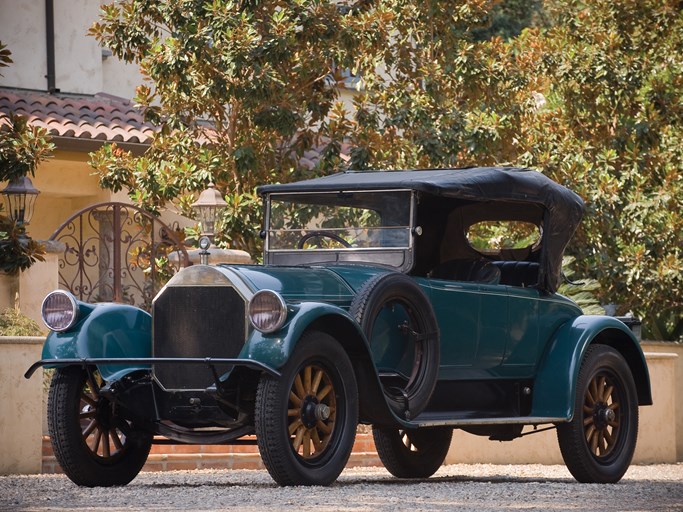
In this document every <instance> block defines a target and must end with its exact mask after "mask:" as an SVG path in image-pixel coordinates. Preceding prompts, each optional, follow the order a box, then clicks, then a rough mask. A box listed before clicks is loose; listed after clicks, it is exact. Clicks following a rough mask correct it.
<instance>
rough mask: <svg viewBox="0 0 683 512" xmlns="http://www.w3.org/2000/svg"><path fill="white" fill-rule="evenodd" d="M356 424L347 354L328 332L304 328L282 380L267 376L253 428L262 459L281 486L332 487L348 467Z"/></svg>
mask: <svg viewBox="0 0 683 512" xmlns="http://www.w3.org/2000/svg"><path fill="white" fill-rule="evenodd" d="M357 425H358V388H357V385H356V378H355V374H354V372H353V367H352V365H351V361H350V360H349V357H348V356H347V355H346V352H345V351H344V349H343V348H342V347H341V345H339V343H338V342H337V341H336V340H335V339H334V338H333V337H332V336H330V335H328V334H326V333H323V332H318V331H309V332H306V333H305V334H304V335H303V336H302V337H301V339H300V340H299V343H298V344H297V346H296V348H295V350H294V353H293V354H292V356H291V357H290V358H289V360H288V361H287V363H286V364H285V366H284V367H283V368H282V376H281V377H280V378H275V377H271V376H269V375H265V374H264V375H263V376H262V377H261V380H260V381H259V385H258V390H257V393H256V409H255V428H256V439H257V442H258V447H259V452H260V453H261V458H262V459H263V463H264V465H265V466H266V469H267V470H268V472H269V473H270V475H271V476H272V477H273V479H274V480H275V481H276V482H277V483H278V484H280V485H329V484H331V483H332V482H334V481H335V480H336V479H337V477H338V476H339V474H340V473H341V472H342V470H343V469H344V467H345V466H346V462H347V461H348V459H349V456H350V455H351V449H352V448H353V443H354V440H355V437H356V426H357Z"/></svg>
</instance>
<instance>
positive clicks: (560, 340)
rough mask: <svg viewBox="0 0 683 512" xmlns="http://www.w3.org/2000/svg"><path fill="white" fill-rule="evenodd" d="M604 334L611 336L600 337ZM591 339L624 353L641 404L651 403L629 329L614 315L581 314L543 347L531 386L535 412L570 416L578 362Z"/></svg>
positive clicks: (636, 345)
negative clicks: (544, 349)
mask: <svg viewBox="0 0 683 512" xmlns="http://www.w3.org/2000/svg"><path fill="white" fill-rule="evenodd" d="M605 333H609V334H610V336H609V337H603V338H601V335H603V334H605ZM593 342H598V343H606V344H609V345H611V346H613V347H614V348H616V349H617V350H619V352H621V353H622V355H624V357H625V358H626V360H627V362H628V363H629V366H630V367H631V370H632V373H633V375H634V380H636V384H637V385H638V384H640V385H638V388H639V396H638V400H639V403H640V405H650V404H652V394H651V390H650V385H649V382H650V380H649V373H648V369H647V364H646V362H645V356H644V354H643V351H642V349H641V347H640V344H639V343H638V340H637V339H636V338H635V336H634V335H633V333H632V332H631V330H630V329H629V328H628V327H627V326H626V325H624V323H622V322H621V321H619V320H617V319H616V318H612V317H606V316H597V315H596V316H588V315H582V316H579V317H576V318H574V319H573V320H571V321H568V322H566V323H564V324H563V325H562V326H560V328H559V329H558V330H557V332H556V333H555V334H554V336H553V337H552V339H551V340H550V341H549V342H548V344H547V346H546V351H545V354H544V355H543V358H542V360H541V363H540V365H539V371H538V374H537V375H536V382H535V385H534V393H533V408H532V410H533V414H534V415H537V416H552V417H560V418H564V419H566V420H567V421H569V420H570V419H571V418H572V417H573V415H574V412H575V411H574V396H575V393H576V382H577V378H578V375H579V369H580V367H581V361H582V360H583V355H584V354H585V352H586V349H587V348H588V346H589V345H590V344H591V343H593ZM644 383H646V384H647V385H643V384H644Z"/></svg>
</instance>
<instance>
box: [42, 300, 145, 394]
mask: <svg viewBox="0 0 683 512" xmlns="http://www.w3.org/2000/svg"><path fill="white" fill-rule="evenodd" d="M81 305H82V303H79V306H81ZM86 306H88V307H87V308H84V307H82V306H81V307H80V313H81V315H82V318H81V319H80V320H79V322H78V323H77V324H76V325H75V326H74V327H73V328H72V329H70V330H69V331H67V332H50V334H49V335H48V336H47V339H46V340H45V345H44V346H43V354H42V359H80V358H97V357H107V358H116V357H127V358H134V357H151V355H152V317H151V316H150V314H149V313H147V312H146V311H143V310H142V309H138V308H136V307H133V306H128V305H125V304H112V303H104V304H97V305H95V306H91V305H86ZM55 366H57V365H50V366H48V367H55ZM98 368H99V370H100V374H101V375H102V378H104V380H106V381H110V380H116V379H118V378H120V377H122V376H123V375H125V374H127V373H130V372H131V371H135V370H141V369H149V365H140V366H125V367H124V366H121V365H109V366H106V365H102V366H99V367H98Z"/></svg>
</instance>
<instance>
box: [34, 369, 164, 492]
mask: <svg viewBox="0 0 683 512" xmlns="http://www.w3.org/2000/svg"><path fill="white" fill-rule="evenodd" d="M92 377H93V378H92V379H91V378H89V377H88V373H87V372H86V371H85V370H84V369H83V368H81V367H78V366H69V367H66V368H60V369H57V370H55V373H54V375H53V376H52V382H51V384H50V392H49V395H48V404H47V422H48V429H49V433H50V440H51V441H52V448H53V450H54V454H55V457H56V458H57V461H58V462H59V464H60V466H61V467H62V469H63V470H64V473H65V474H66V476H68V477H69V478H70V479H71V481H72V482H74V483H75V484H77V485H83V486H86V487H98V486H101V487H110V486H113V485H126V484H127V483H129V482H130V481H131V480H133V479H134V478H135V477H136V476H137V474H138V473H139V472H140V470H141V469H142V466H144V464H145V462H146V461H147V456H148V455H149V450H150V448H151V446H152V435H151V434H150V433H148V432H145V431H142V430H139V429H136V428H135V427H134V426H133V425H132V424H131V422H130V421H127V420H125V419H123V418H122V417H120V416H119V415H118V414H117V410H116V407H115V406H113V405H112V403H111V402H109V401H108V400H107V399H106V398H104V397H102V396H100V395H99V386H100V382H98V380H99V374H98V373H97V372H95V373H93V374H92Z"/></svg>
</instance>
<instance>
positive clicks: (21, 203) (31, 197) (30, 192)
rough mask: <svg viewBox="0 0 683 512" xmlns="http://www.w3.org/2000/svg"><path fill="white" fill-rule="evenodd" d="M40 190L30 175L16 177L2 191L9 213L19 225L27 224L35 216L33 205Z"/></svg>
mask: <svg viewBox="0 0 683 512" xmlns="http://www.w3.org/2000/svg"><path fill="white" fill-rule="evenodd" d="M38 194H40V191H39V190H38V189H37V188H35V187H34V186H33V183H32V182H31V179H30V178H29V177H28V176H22V177H21V178H16V179H14V180H12V181H10V182H9V183H8V185H7V186H6V187H5V189H4V190H3V191H2V195H3V196H5V204H6V206H7V215H8V216H9V218H10V219H11V220H12V221H14V222H15V223H16V224H17V225H18V226H26V225H27V224H28V223H29V222H30V221H31V217H33V207H34V206H35V204H36V197H37V196H38Z"/></svg>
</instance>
